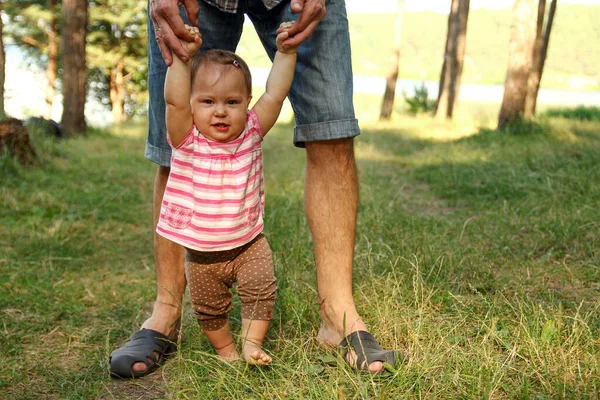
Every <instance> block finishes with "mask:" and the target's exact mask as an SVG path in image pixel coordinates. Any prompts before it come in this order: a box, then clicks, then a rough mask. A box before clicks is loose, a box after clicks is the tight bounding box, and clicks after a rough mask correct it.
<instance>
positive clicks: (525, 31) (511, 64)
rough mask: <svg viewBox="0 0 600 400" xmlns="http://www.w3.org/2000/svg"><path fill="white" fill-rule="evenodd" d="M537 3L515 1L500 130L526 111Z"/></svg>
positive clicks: (499, 123)
mask: <svg viewBox="0 0 600 400" xmlns="http://www.w3.org/2000/svg"><path fill="white" fill-rule="evenodd" d="M535 4H536V2H535V0H515V3H514V6H513V22H512V26H511V29H510V42H509V46H508V67H507V71H506V82H505V84H504V97H503V99H502V107H501V108H500V115H499V116H498V129H503V128H504V127H505V126H506V124H508V123H509V122H511V121H514V120H518V119H520V118H521V117H522V116H523V113H524V111H525V98H526V97H527V82H528V80H529V72H530V71H531V62H532V58H533V46H534V42H535V29H536V16H537V13H536V7H535Z"/></svg>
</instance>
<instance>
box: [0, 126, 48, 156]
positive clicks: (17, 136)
mask: <svg viewBox="0 0 600 400" xmlns="http://www.w3.org/2000/svg"><path fill="white" fill-rule="evenodd" d="M5 150H6V151H7V152H8V153H9V154H12V155H13V156H15V157H16V158H17V160H19V162H20V163H21V164H23V165H31V166H37V165H39V159H38V156H37V153H36V152H35V150H34V149H33V146H32V145H31V141H30V140H29V133H28V132H27V128H25V126H24V125H23V121H21V120H20V119H16V118H6V119H4V120H2V121H0V154H2V153H4V151H5Z"/></svg>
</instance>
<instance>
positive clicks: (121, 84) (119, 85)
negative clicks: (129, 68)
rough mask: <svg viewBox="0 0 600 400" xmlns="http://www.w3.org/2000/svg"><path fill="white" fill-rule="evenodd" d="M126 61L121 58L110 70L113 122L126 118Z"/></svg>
mask: <svg viewBox="0 0 600 400" xmlns="http://www.w3.org/2000/svg"><path fill="white" fill-rule="evenodd" d="M124 66H125V62H124V60H123V59H120V60H119V61H118V62H117V65H116V66H115V68H113V69H112V70H111V71H110V102H111V105H112V116H113V122H114V123H119V122H123V121H124V120H125V110H124V106H125V79H124V77H123V69H124Z"/></svg>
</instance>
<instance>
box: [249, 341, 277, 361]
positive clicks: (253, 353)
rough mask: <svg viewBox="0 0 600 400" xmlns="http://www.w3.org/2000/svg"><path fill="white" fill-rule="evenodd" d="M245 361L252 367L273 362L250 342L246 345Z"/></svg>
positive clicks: (258, 347)
mask: <svg viewBox="0 0 600 400" xmlns="http://www.w3.org/2000/svg"><path fill="white" fill-rule="evenodd" d="M243 353H244V360H245V361H246V362H247V363H248V364H251V365H261V366H262V365H268V364H269V363H271V361H272V360H273V359H272V358H271V356H269V355H268V354H267V353H265V352H264V350H263V349H262V348H261V347H260V346H258V345H256V344H254V343H251V342H249V341H247V342H246V343H245V344H244V350H243Z"/></svg>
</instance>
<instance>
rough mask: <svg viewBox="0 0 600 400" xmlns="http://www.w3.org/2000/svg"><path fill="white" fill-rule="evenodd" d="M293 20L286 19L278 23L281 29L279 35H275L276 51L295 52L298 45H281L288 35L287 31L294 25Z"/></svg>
mask: <svg viewBox="0 0 600 400" xmlns="http://www.w3.org/2000/svg"><path fill="white" fill-rule="evenodd" d="M294 24H295V21H287V22H282V23H281V25H279V30H280V31H281V32H280V33H279V35H277V51H279V52H281V53H286V54H291V53H295V52H296V51H297V50H298V46H294V47H285V48H284V47H283V42H284V41H285V40H286V39H287V38H288V37H289V36H290V35H289V33H288V31H289V30H290V29H291V28H292V26H294Z"/></svg>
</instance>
